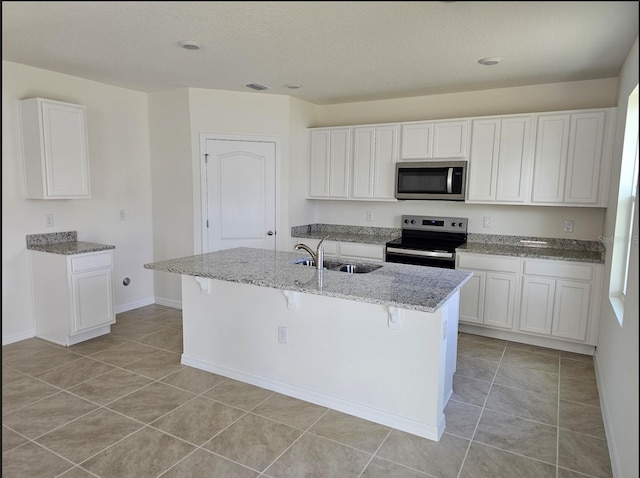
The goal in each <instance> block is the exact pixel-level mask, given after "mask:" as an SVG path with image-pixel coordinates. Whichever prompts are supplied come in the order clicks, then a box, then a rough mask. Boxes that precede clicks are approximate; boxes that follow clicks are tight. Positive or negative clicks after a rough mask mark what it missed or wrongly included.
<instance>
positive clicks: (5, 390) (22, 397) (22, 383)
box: [2, 375, 60, 416]
mask: <svg viewBox="0 0 640 478" xmlns="http://www.w3.org/2000/svg"><path fill="white" fill-rule="evenodd" d="M58 392H60V390H59V389H58V388H56V387H52V386H51V385H48V384H46V383H44V382H42V381H40V380H36V379H34V378H31V377H28V376H26V375H25V376H24V378H21V379H18V380H16V381H14V382H11V383H9V384H7V385H3V386H2V415H3V416H4V415H6V414H8V413H11V412H14V411H16V410H19V409H21V408H24V407H26V406H27V405H30V404H32V403H34V402H37V401H38V400H41V399H43V398H45V397H49V396H51V395H54V394H56V393H58Z"/></svg>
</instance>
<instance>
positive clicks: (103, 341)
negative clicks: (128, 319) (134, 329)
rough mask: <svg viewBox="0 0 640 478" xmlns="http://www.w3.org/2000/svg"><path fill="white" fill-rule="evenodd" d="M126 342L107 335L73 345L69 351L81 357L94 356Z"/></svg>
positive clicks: (121, 338) (120, 338)
mask: <svg viewBox="0 0 640 478" xmlns="http://www.w3.org/2000/svg"><path fill="white" fill-rule="evenodd" d="M124 342H126V340H125V339H124V338H123V337H118V336H115V335H112V334H107V335H101V336H100V337H96V338H95V339H91V340H87V341H86V342H80V343H79V344H75V345H72V346H70V347H69V351H70V352H73V353H76V354H80V355H92V354H95V353H98V352H102V351H103V350H107V349H109V348H111V347H114V346H116V345H120V344H122V343H124Z"/></svg>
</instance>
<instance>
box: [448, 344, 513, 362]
mask: <svg viewBox="0 0 640 478" xmlns="http://www.w3.org/2000/svg"><path fill="white" fill-rule="evenodd" d="M503 352H504V345H490V344H487V343H484V342H477V341H475V340H460V341H459V342H458V355H466V356H467V357H474V358H479V359H483V360H490V361H492V362H499V361H500V359H501V358H502V354H503Z"/></svg>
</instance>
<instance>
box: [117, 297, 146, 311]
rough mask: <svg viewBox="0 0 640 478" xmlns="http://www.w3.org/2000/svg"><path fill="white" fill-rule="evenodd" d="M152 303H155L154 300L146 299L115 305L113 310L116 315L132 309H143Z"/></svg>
mask: <svg viewBox="0 0 640 478" xmlns="http://www.w3.org/2000/svg"><path fill="white" fill-rule="evenodd" d="M153 303H155V298H154V297H147V298H146V299H140V300H136V301H134V302H129V303H127V304H121V305H117V306H116V309H115V310H116V314H121V313H122V312H127V311H129V310H133V309H139V308H140V307H145V306H147V305H151V304H153Z"/></svg>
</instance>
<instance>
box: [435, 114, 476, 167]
mask: <svg viewBox="0 0 640 478" xmlns="http://www.w3.org/2000/svg"><path fill="white" fill-rule="evenodd" d="M468 130H469V121H468V120H463V121H442V122H438V123H434V124H433V150H432V152H431V157H432V158H434V159H445V158H457V159H466V158H468V157H469V142H468Z"/></svg>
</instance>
